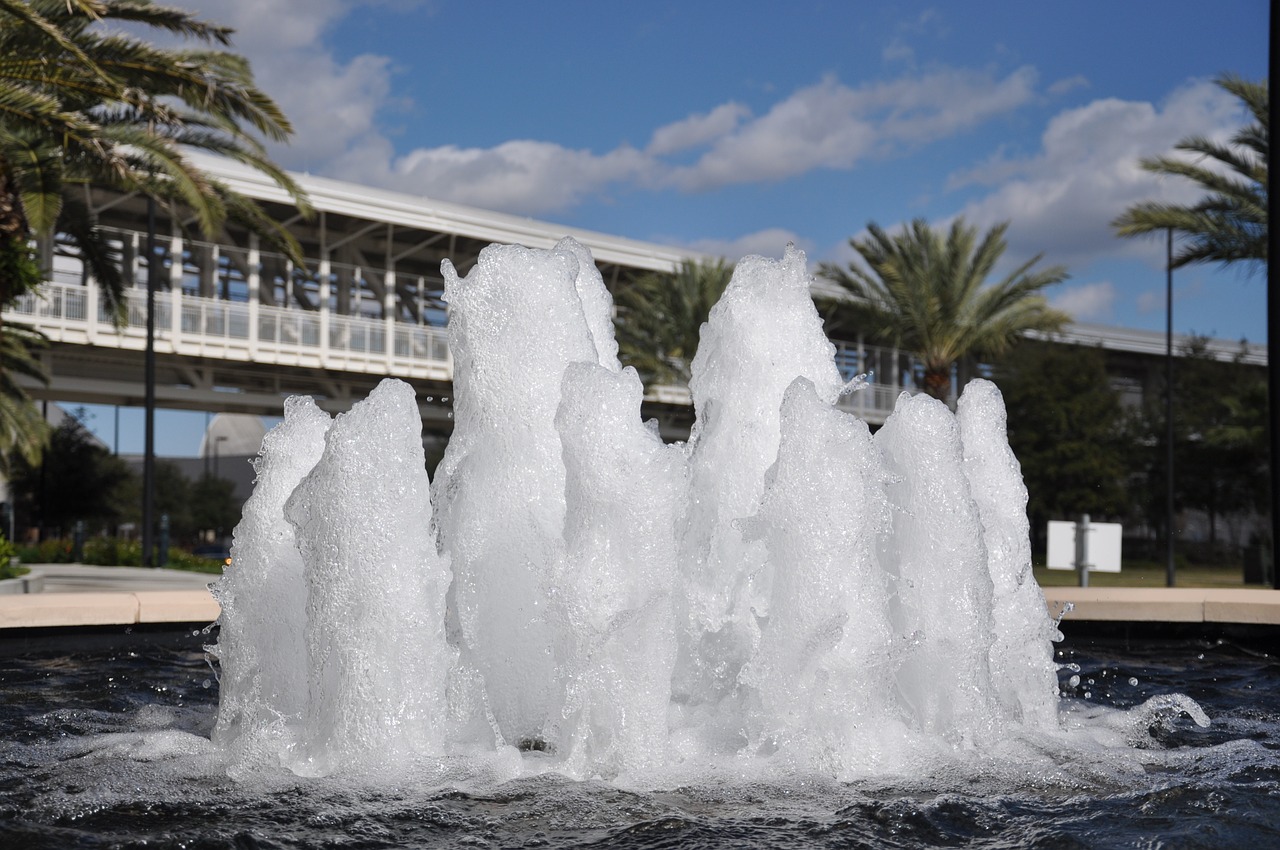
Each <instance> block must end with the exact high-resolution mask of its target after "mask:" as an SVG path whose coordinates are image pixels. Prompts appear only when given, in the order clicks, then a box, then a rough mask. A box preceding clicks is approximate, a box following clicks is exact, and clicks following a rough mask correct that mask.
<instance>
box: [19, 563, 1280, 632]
mask: <svg viewBox="0 0 1280 850" xmlns="http://www.w3.org/2000/svg"><path fill="white" fill-rule="evenodd" d="M31 570H32V575H31V577H29V579H28V584H29V588H28V589H29V590H31V591H32V592H28V593H21V592H18V593H10V594H5V595H0V634H2V633H3V632H4V630H7V629H27V628H47V627H60V626H109V625H133V624H140V623H175V624H176V623H193V624H201V625H204V624H208V623H212V622H213V621H214V620H216V619H217V618H218V613H219V608H218V603H217V602H216V601H215V600H214V598H213V595H212V594H211V593H210V592H209V589H208V585H209V584H211V583H213V582H214V581H216V580H217V576H216V575H212V574H206V573H190V572H182V571H179V570H162V569H145V568H140V567H91V566H85V565H81V564H43V565H42V564H36V565H33V566H32V568H31ZM12 581H14V582H17V581H21V579H14V580H12ZM36 585H42V587H37V586H36ZM1044 595H1045V601H1046V603H1047V604H1048V607H1049V613H1050V615H1051V616H1053V617H1057V616H1059V615H1062V618H1063V623H1064V624H1070V623H1073V622H1104V623H1171V624H1192V623H1206V624H1238V625H1248V626H1266V627H1273V626H1275V627H1280V590H1262V589H1253V588H1249V589H1243V588H1241V589H1234V588H1233V589H1220V588H1190V587H1188V588H1182V587H1178V588H1165V587H1153V588H1145V587H1085V588H1082V587H1047V588H1044ZM1068 603H1070V604H1071V606H1072V608H1071V610H1070V611H1067V612H1066V613H1065V614H1062V612H1063V609H1064V608H1065V607H1066V605H1067V604H1068Z"/></svg>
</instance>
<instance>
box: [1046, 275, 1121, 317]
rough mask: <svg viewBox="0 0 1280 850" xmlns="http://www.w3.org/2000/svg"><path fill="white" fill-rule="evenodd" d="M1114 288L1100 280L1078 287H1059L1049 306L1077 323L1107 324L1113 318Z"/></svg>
mask: <svg viewBox="0 0 1280 850" xmlns="http://www.w3.org/2000/svg"><path fill="white" fill-rule="evenodd" d="M1115 302H1116V288H1115V286H1113V285H1112V284H1111V282H1110V281H1106V280H1100V281H1097V282H1096V283H1086V284H1083V285H1080V286H1059V287H1058V288H1057V294H1056V295H1055V296H1054V297H1053V298H1051V299H1050V304H1051V306H1053V307H1055V308H1057V309H1059V310H1062V311H1064V312H1066V313H1069V314H1070V315H1071V317H1072V318H1073V319H1075V320H1076V321H1078V322H1107V321H1111V320H1112V319H1113V318H1114V315H1113V312H1112V308H1113V307H1114V306H1115Z"/></svg>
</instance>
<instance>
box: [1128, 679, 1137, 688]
mask: <svg viewBox="0 0 1280 850" xmlns="http://www.w3.org/2000/svg"><path fill="white" fill-rule="evenodd" d="M1129 684H1130V685H1132V686H1133V687H1135V688H1136V687H1137V686H1138V677H1137V676H1130V677H1129Z"/></svg>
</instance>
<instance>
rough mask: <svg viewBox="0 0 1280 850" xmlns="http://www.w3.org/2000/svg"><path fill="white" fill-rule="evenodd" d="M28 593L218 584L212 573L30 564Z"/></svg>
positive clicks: (194, 588)
mask: <svg viewBox="0 0 1280 850" xmlns="http://www.w3.org/2000/svg"><path fill="white" fill-rule="evenodd" d="M28 568H29V569H30V570H31V573H30V575H28V576H27V577H26V579H27V581H28V582H29V583H31V584H35V585H37V586H38V588H39V589H35V588H33V589H32V590H30V591H28V592H34V593H86V592H99V591H105V592H117V591H124V592H128V591H135V590H205V589H207V588H208V586H209V585H210V584H211V583H213V582H215V581H217V579H218V576H216V575H214V574H212V573H193V572H190V571H187V570H166V569H151V568H150V567H95V566H90V565H88V564H29V565H28Z"/></svg>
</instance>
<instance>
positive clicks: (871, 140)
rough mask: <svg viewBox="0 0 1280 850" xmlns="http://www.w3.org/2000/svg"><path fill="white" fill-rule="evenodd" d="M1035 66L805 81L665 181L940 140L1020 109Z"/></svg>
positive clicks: (766, 169) (726, 176)
mask: <svg viewBox="0 0 1280 850" xmlns="http://www.w3.org/2000/svg"><path fill="white" fill-rule="evenodd" d="M1035 76H1036V75H1035V71H1034V70H1032V69H1031V68H1029V67H1023V68H1019V69H1018V70H1017V71H1014V72H1013V73H1012V74H1010V75H1009V76H1007V77H1005V78H1004V79H1002V80H997V79H994V78H992V77H991V76H990V75H989V74H985V73H981V72H975V71H965V70H948V71H944V72H937V73H933V74H929V75H925V76H921V77H904V78H901V79H898V80H893V81H889V82H884V83H876V84H871V85H866V86H861V87H858V88H851V87H849V86H846V85H845V84H843V83H841V82H840V81H839V80H837V79H836V78H834V77H827V78H825V79H823V80H822V81H821V82H820V83H818V84H816V85H813V86H808V87H806V88H802V89H800V90H799V91H797V92H795V93H794V94H792V95H791V96H790V97H788V98H786V99H785V100H783V101H781V102H779V103H777V104H775V105H774V106H773V107H772V108H771V109H770V110H769V111H768V112H767V113H765V114H764V115H762V116H760V117H759V118H756V119H753V120H750V121H745V122H743V123H742V125H741V126H740V127H738V128H736V129H735V130H734V131H733V132H731V133H727V134H725V135H723V136H721V137H720V138H718V139H716V140H715V141H714V143H713V144H712V146H711V148H710V150H708V151H707V152H706V153H705V154H703V155H702V157H701V158H699V160H698V161H697V162H696V163H695V164H693V165H690V166H683V167H677V168H675V169H673V170H672V171H671V174H670V176H669V178H668V179H667V181H666V182H668V183H670V184H672V185H675V186H677V187H679V188H681V189H684V190H686V191H706V190H710V189H715V188H719V187H721V186H727V185H733V184H740V183H756V182H767V181H771V180H780V179H783V178H785V177H793V176H795V175H798V174H804V173H806V172H808V171H812V170H814V169H818V168H834V169H848V168H851V167H853V166H854V165H855V164H856V163H857V162H859V161H860V160H863V159H865V158H867V157H869V156H873V155H884V154H887V153H889V152H890V151H891V150H895V149H900V148H902V147H904V146H905V147H910V146H915V145H921V144H924V143H927V142H933V141H937V140H938V139H940V138H944V137H946V136H949V135H953V134H955V133H957V132H960V131H962V130H965V129H968V128H970V127H974V126H976V125H978V124H980V123H982V122H983V121H986V120H988V119H990V118H991V117H993V116H995V115H998V114H1001V113H1004V112H1008V111H1010V110H1012V109H1016V108H1017V107H1019V106H1021V105H1022V104H1024V103H1026V102H1028V101H1029V100H1030V99H1031V97H1032V94H1033V88H1034V85H1035Z"/></svg>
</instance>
